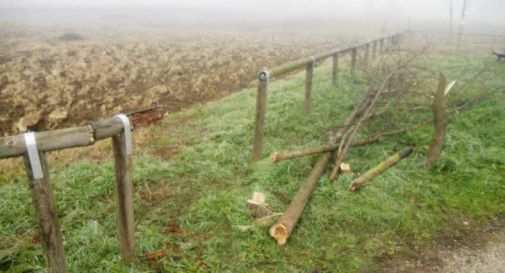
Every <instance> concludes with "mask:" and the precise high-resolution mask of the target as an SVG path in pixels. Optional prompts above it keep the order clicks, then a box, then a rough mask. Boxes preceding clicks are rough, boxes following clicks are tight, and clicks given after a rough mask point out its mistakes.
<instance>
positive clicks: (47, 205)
mask: <svg viewBox="0 0 505 273" xmlns="http://www.w3.org/2000/svg"><path fill="white" fill-rule="evenodd" d="M131 129H132V128H131V124H130V121H129V119H128V117H127V116H126V115H117V116H115V117H112V118H109V119H105V120H101V121H97V122H95V123H92V124H91V125H89V126H85V127H76V128H66V129H58V130H54V131H45V132H29V133H25V134H21V135H16V136H8V137H0V159H2V158H10V157H19V156H22V157H24V161H25V166H26V172H27V175H28V179H29V186H30V190H31V193H32V200H33V204H34V206H35V212H36V214H37V218H38V222H39V228H40V236H41V244H42V247H43V249H44V252H45V257H46V262H47V267H48V271H49V272H50V273H66V272H68V266H67V262H66V260H65V254H64V253H65V251H64V249H63V235H62V232H61V229H60V225H59V221H58V209H57V207H56V202H55V198H54V196H53V192H52V189H51V181H50V176H49V166H48V162H47V159H46V153H47V152H50V151H55V150H63V149H67V148H74V147H81V146H89V145H93V144H94V143H95V142H96V141H98V140H102V139H106V138H112V147H113V153H114V162H115V175H116V200H117V207H116V217H117V222H118V238H119V243H120V244H119V245H120V252H121V257H122V259H123V260H124V261H126V262H131V261H134V260H135V236H134V235H135V220H134V212H133V185H132V162H131V154H132V141H131Z"/></svg>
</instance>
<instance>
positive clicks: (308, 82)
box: [305, 57, 316, 113]
mask: <svg viewBox="0 0 505 273" xmlns="http://www.w3.org/2000/svg"><path fill="white" fill-rule="evenodd" d="M311 58H312V62H310V63H309V64H307V68H306V75H305V112H307V113H309V112H310V108H311V107H312V77H313V75H314V64H315V62H316V61H315V60H316V59H315V58H314V57H311Z"/></svg>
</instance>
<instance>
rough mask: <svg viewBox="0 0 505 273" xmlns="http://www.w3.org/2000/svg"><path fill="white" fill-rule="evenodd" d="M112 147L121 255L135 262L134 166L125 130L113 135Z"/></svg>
mask: <svg viewBox="0 0 505 273" xmlns="http://www.w3.org/2000/svg"><path fill="white" fill-rule="evenodd" d="M128 130H129V128H128ZM112 148H113V151H114V163H115V170H116V195H117V196H116V199H117V208H116V211H117V220H118V230H119V244H120V251H121V257H122V258H123V260H124V261H125V262H133V261H134V260H135V220H134V215H133V185H132V175H131V171H132V166H131V155H129V154H128V153H127V149H126V140H125V132H123V133H120V134H117V135H115V136H113V137H112Z"/></svg>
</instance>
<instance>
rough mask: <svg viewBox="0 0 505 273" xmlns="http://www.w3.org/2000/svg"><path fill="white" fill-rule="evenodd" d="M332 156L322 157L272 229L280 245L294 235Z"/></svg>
mask: <svg viewBox="0 0 505 273" xmlns="http://www.w3.org/2000/svg"><path fill="white" fill-rule="evenodd" d="M330 156H331V153H330V152H327V153H325V154H324V155H323V156H321V158H320V159H319V161H317V163H316V165H315V166H314V168H313V169H312V171H311V172H310V175H309V177H308V178H307V180H306V181H305V183H303V185H302V187H301V188H300V189H299V190H298V193H297V194H296V196H295V197H294V198H293V200H292V201H291V203H290V204H289V206H288V208H287V209H286V211H285V212H284V213H283V214H282V216H281V218H280V219H279V220H278V221H277V223H276V224H275V225H273V226H272V227H271V228H270V236H272V237H274V238H275V240H277V244H278V245H285V244H286V242H287V240H288V238H289V236H290V235H291V234H292V232H293V229H294V228H295V226H296V223H298V220H299V219H300V216H301V215H302V212H303V210H304V208H305V205H306V204H307V202H308V201H309V199H310V195H311V194H312V192H313V191H314V189H315V188H316V185H317V182H318V181H319V179H320V178H321V175H322V173H323V171H324V168H325V167H326V165H327V164H328V162H329V160H330Z"/></svg>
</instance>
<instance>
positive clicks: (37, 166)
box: [24, 132, 44, 180]
mask: <svg viewBox="0 0 505 273" xmlns="http://www.w3.org/2000/svg"><path fill="white" fill-rule="evenodd" d="M24 138H25V145H26V151H27V152H28V160H29V161H30V168H31V169H32V170H31V171H32V175H33V179H34V180H38V179H42V178H44V172H43V171H42V163H41V162H40V157H39V149H38V148H37V140H36V139H35V133H33V132H28V133H25V134H24Z"/></svg>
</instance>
